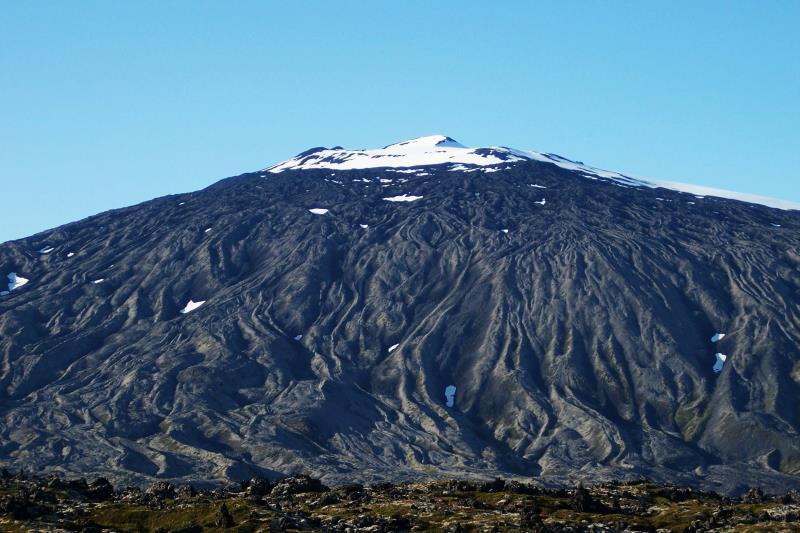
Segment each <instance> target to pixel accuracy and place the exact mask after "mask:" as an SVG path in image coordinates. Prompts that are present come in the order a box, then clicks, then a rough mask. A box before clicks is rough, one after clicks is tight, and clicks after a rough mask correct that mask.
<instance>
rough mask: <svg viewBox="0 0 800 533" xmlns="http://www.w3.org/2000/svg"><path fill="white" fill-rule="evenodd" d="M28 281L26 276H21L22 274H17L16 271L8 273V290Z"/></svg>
mask: <svg viewBox="0 0 800 533" xmlns="http://www.w3.org/2000/svg"><path fill="white" fill-rule="evenodd" d="M29 281H30V280H29V279H28V278H23V277H22V276H18V275H17V273H16V272H12V273H11V274H9V275H8V292H11V291H13V290H14V289H18V288H20V287H22V286H23V285H25V284H26V283H28V282H29Z"/></svg>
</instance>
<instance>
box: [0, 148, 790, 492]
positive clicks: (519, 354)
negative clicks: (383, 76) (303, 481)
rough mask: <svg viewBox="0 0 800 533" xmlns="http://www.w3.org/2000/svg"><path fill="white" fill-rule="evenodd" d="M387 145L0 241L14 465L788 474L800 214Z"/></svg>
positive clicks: (144, 474) (234, 474)
mask: <svg viewBox="0 0 800 533" xmlns="http://www.w3.org/2000/svg"><path fill="white" fill-rule="evenodd" d="M431 139H433V140H431ZM451 142H452V143H454V144H451ZM393 146H395V148H392V147H391V146H390V147H387V148H386V149H384V150H383V151H377V152H378V153H374V152H368V153H366V155H364V154H362V155H357V156H354V155H352V154H353V152H352V151H350V152H348V151H341V150H340V151H337V150H328V151H326V150H321V149H318V150H311V151H309V152H306V153H304V154H301V156H299V158H298V159H294V160H291V161H290V162H287V163H284V164H282V165H280V166H278V167H275V168H273V169H271V170H265V171H260V172H255V173H250V174H244V175H241V176H236V177H233V178H229V179H226V180H223V181H220V182H218V183H217V184H215V185H213V186H211V187H208V188H207V189H204V190H201V191H198V192H194V193H189V194H184V195H179V196H170V197H165V198H159V199H156V200H152V201H150V202H146V203H143V204H140V205H137V206H133V207H130V208H126V209H119V210H115V211H109V212H106V213H102V214H100V215H97V216H94V217H91V218H88V219H85V220H82V221H79V222H75V223H72V224H68V225H65V226H62V227H59V228H55V229H53V230H49V231H46V232H43V233H40V234H38V235H34V236H32V237H29V238H26V239H21V240H17V241H12V242H7V243H4V244H1V245H0V275H2V276H4V277H5V276H6V275H9V274H11V273H14V274H15V277H14V278H13V279H9V282H11V285H13V290H11V291H10V293H8V294H5V295H3V296H0V355H2V366H1V367H0V464H4V465H6V466H10V467H15V468H19V467H23V468H26V469H30V470H35V471H39V472H41V471H61V472H65V473H70V474H80V475H87V476H93V475H106V476H109V477H110V478H112V479H113V480H116V481H125V482H143V481H146V480H149V479H152V478H162V479H170V480H196V479H201V480H205V481H209V482H213V481H222V480H230V479H233V480H238V479H246V478H250V477H252V476H254V475H263V476H267V477H274V476H276V475H279V474H289V473H294V472H301V471H302V472H308V473H312V474H315V475H318V476H321V477H322V478H323V480H324V481H326V482H327V483H333V484H335V483H339V482H343V481H350V480H357V481H361V482H370V481H378V480H392V481H398V480H407V479H419V478H430V477H442V476H456V477H465V476H466V477H470V476H475V477H486V476H494V475H504V476H507V477H512V478H513V477H518V478H530V477H535V478H536V479H537V480H539V481H541V482H543V483H551V484H560V483H570V484H572V483H575V482H576V481H577V480H584V481H593V480H597V481H599V480H604V479H612V478H622V479H627V478H638V477H641V476H647V477H650V478H653V479H655V480H659V481H669V482H678V483H691V484H699V485H702V486H705V487H709V488H714V489H716V490H720V491H725V492H737V491H742V490H744V488H745V487H747V486H750V485H754V484H760V485H762V486H764V487H765V489H766V490H768V491H770V490H771V491H776V492H777V491H785V490H786V489H788V488H791V487H799V486H800V478H798V477H797V474H800V438H798V437H800V435H798V430H800V410H798V408H797V405H798V403H797V399H798V397H800V351H799V350H798V341H799V340H800V310H798V303H800V232H799V231H798V230H800V213H798V212H797V211H791V210H778V209H773V208H769V207H765V206H762V205H758V204H752V203H746V202H741V201H735V200H730V199H723V198H717V197H711V196H705V197H698V196H695V195H693V194H688V193H685V192H680V191H676V190H671V189H666V188H658V187H657V184H646V183H642V182H640V181H638V180H634V179H631V178H627V177H625V176H622V175H619V174H615V173H604V172H601V171H597V170H596V169H591V168H590V167H585V166H583V165H582V164H581V163H576V162H572V161H569V160H566V159H563V158H557V156H552V155H550V154H535V153H531V152H519V151H514V150H510V149H505V148H482V149H465V148H463V147H460V145H457V143H455V142H454V141H452V140H450V139H447V140H444V138H427V140H423V141H421V145H420V142H417V143H412V146H411V148H409V147H405V148H403V147H402V146H403V145H393ZM398 146H399V147H400V148H398ZM440 152H443V153H444V155H442V154H441V153H440ZM359 153H361V152H359ZM393 154H394V155H393ZM397 154H399V155H397ZM409 154H411V155H412V156H413V157H412V158H411V159H408V157H409ZM419 154H423V155H422V156H420V157H421V159H420V157H418V156H419ZM451 155H452V156H453V157H452V158H451V157H450V156H451ZM380 158H384V159H385V161H388V162H392V163H393V164H394V167H386V166H380V167H376V168H356V167H364V166H365V164H364V163H352V162H351V163H348V164H347V165H342V164H341V162H342V161H354V160H358V161H361V160H362V159H363V160H365V161H372V160H380V161H381V164H388V163H384V159H380ZM404 158H405V159H404ZM431 158H433V160H432V159H431ZM437 158H438V159H437ZM442 158H444V159H442ZM404 162H405V163H410V164H405V163H404ZM335 165H339V166H335ZM413 165H417V166H413ZM419 165H423V166H419ZM409 166H411V167H412V168H406V167H409ZM23 279H24V280H27V282H26V283H24V284H20V280H23ZM9 288H12V287H11V286H10V287H9ZM200 302H202V304H200V305H199V306H198V305H197V304H198V303H200ZM190 303H192V304H193V305H188V304H190ZM182 311H184V312H182ZM716 333H725V334H726V335H725V336H724V338H722V339H721V340H718V341H716V342H712V340H711V337H712V336H713V335H715V334H716ZM717 353H719V354H722V355H724V356H725V358H724V361H721V360H720V358H719V357H716V356H715V354H717ZM715 365H716V367H717V368H718V369H719V370H720V372H718V373H717V372H715ZM448 386H454V387H455V392H454V395H453V396H452V406H448V403H450V402H449V400H448V397H446V396H445V390H446V388H447V387H448ZM451 391H452V389H451Z"/></svg>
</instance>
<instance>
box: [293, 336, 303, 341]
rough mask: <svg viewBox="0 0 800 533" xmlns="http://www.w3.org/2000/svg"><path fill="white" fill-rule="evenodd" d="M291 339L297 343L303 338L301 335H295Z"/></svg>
mask: <svg viewBox="0 0 800 533" xmlns="http://www.w3.org/2000/svg"><path fill="white" fill-rule="evenodd" d="M292 338H293V339H294V340H296V341H299V340H300V339H302V338H303V336H302V335H295V336H294V337H292Z"/></svg>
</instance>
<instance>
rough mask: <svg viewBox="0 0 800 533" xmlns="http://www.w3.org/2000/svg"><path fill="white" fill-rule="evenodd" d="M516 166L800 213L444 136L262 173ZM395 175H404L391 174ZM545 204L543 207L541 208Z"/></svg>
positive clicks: (338, 152)
mask: <svg viewBox="0 0 800 533" xmlns="http://www.w3.org/2000/svg"><path fill="white" fill-rule="evenodd" d="M519 161H539V162H542V163H550V164H553V165H556V166H558V167H561V168H564V169H567V170H572V171H575V172H578V173H579V174H581V175H583V176H584V177H586V178H590V179H595V180H597V179H604V180H608V181H612V182H614V183H615V184H617V185H620V186H625V187H647V188H659V187H662V188H665V189H670V190H673V191H678V192H684V193H688V194H692V195H694V196H695V197H696V198H699V199H702V198H705V197H707V196H716V197H719V198H728V199H732V200H740V201H743V202H748V203H751V204H760V205H765V206H767V207H774V208H776V209H787V210H788V209H800V202H791V201H787V200H778V199H775V198H768V197H765V196H759V195H755V194H749V193H741V192H735V191H727V190H724V189H715V188H713V187H705V186H703V185H693V184H690V183H681V182H677V181H663V180H653V179H648V178H638V177H632V176H627V175H625V174H621V173H619V172H611V171H608V170H602V169H599V168H594V167H590V166H588V165H585V164H583V163H582V162H580V161H572V160H570V159H567V158H565V157H561V156H559V155H556V154H551V153H546V152H535V151H529V150H517V149H514V148H508V147H506V146H490V147H477V148H469V147H466V146H464V145H462V144H460V143H458V142H456V141H455V140H453V139H451V138H450V137H447V136H445V135H428V136H426V137H418V138H416V139H411V140H408V141H403V142H399V143H395V144H390V145H389V146H386V147H384V148H379V149H373V150H365V149H361V150H346V149H338V148H337V149H335V150H334V149H331V150H328V149H320V150H318V151H312V152H304V153H303V154H301V155H298V156H296V157H293V158H291V159H288V160H286V161H284V162H282V163H278V164H277V165H274V166H272V167H267V168H265V169H263V170H264V171H268V172H271V173H277V172H283V171H285V170H294V169H320V168H329V169H340V170H350V169H365V168H388V169H402V168H409V167H425V166H432V165H452V167H451V168H450V170H459V171H468V172H473V171H476V170H483V171H486V170H487V169H485V168H476V167H496V166H498V165H501V164H503V165H508V164H513V163H516V162H519ZM421 171H422V169H421V168H417V169H416V170H409V171H408V172H409V173H413V172H421ZM396 172H404V171H400V170H396ZM532 186H533V187H536V185H532ZM542 205H544V204H542Z"/></svg>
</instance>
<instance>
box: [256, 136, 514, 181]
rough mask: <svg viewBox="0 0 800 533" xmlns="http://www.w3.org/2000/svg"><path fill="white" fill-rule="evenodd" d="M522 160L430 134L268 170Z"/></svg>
mask: <svg viewBox="0 0 800 533" xmlns="http://www.w3.org/2000/svg"><path fill="white" fill-rule="evenodd" d="M522 160H523V158H522V157H519V156H517V155H514V154H512V153H511V150H509V149H508V148H489V149H487V148H467V147H466V146H464V145H462V144H460V143H458V142H457V141H455V140H454V139H452V138H451V137H447V136H445V135H429V136H427V137H418V138H416V139H411V140H408V141H403V142H399V143H394V144H390V145H388V146H386V147H384V148H379V149H375V150H345V149H341V148H332V149H327V148H315V149H312V150H307V151H305V152H303V153H301V154H299V155H297V156H295V157H293V158H292V159H289V160H288V161H284V162H283V163H280V164H278V165H275V166H274V167H271V168H269V169H267V170H269V171H270V172H283V171H284V170H300V169H314V168H330V169H334V170H351V169H363V168H409V167H421V166H432V165H445V164H461V165H471V166H489V165H498V164H501V163H505V162H509V161H522Z"/></svg>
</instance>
